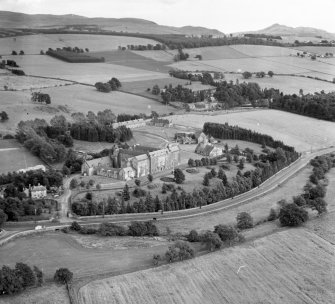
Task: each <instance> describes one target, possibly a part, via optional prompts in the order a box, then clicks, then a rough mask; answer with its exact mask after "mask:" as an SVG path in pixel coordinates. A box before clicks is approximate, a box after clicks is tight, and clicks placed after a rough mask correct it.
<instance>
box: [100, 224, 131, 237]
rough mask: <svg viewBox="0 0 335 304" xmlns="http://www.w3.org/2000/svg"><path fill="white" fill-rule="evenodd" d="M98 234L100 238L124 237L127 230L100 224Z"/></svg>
mask: <svg viewBox="0 0 335 304" xmlns="http://www.w3.org/2000/svg"><path fill="white" fill-rule="evenodd" d="M99 233H100V234H101V235H102V236H125V235H127V234H128V233H127V229H126V228H124V227H123V226H119V225H116V224H113V223H101V225H100V229H99Z"/></svg>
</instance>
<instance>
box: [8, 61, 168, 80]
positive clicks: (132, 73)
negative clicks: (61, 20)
mask: <svg viewBox="0 0 335 304" xmlns="http://www.w3.org/2000/svg"><path fill="white" fill-rule="evenodd" d="M14 57H15V58H14ZM5 59H13V60H15V61H16V62H17V64H18V65H19V66H20V68H21V69H22V70H24V72H25V73H26V74H27V75H33V76H44V77H53V78H60V79H62V80H72V81H77V82H82V83H87V84H95V83H96V82H98V81H101V82H106V81H108V80H110V79H111V78H112V77H117V78H118V79H119V80H120V81H121V82H127V81H136V80H146V79H157V78H166V74H163V73H159V72H152V71H145V70H141V69H136V68H131V67H126V66H121V65H116V64H106V63H67V62H63V61H61V60H58V59H55V58H52V57H50V56H47V55H31V56H27V55H24V56H5Z"/></svg>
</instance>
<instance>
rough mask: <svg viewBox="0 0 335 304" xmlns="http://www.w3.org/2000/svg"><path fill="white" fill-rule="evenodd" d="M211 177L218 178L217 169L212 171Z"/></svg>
mask: <svg viewBox="0 0 335 304" xmlns="http://www.w3.org/2000/svg"><path fill="white" fill-rule="evenodd" d="M211 175H212V177H216V175H217V173H216V170H215V168H212V169H211Z"/></svg>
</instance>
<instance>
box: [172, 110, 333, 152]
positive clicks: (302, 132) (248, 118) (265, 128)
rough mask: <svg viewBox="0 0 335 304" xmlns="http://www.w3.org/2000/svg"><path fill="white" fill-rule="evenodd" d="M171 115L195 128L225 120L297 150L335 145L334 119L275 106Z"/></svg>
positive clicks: (178, 123) (173, 119)
mask: <svg viewBox="0 0 335 304" xmlns="http://www.w3.org/2000/svg"><path fill="white" fill-rule="evenodd" d="M170 118H171V120H172V122H173V123H174V124H177V125H185V126H189V127H195V128H201V127H202V126H203V125H204V123H205V122H215V123H221V124H222V123H226V122H227V123H228V124H230V125H238V126H240V127H242V128H247V129H251V130H253V131H256V132H259V133H264V134H268V135H271V136H272V137H273V138H274V139H277V140H281V141H283V142H284V143H285V144H287V145H290V146H293V147H295V148H296V150H297V151H299V152H303V151H311V149H313V150H315V149H320V148H322V147H326V146H331V145H335V127H334V123H332V122H328V121H323V120H318V119H315V118H309V117H305V116H301V115H297V114H292V113H287V112H283V111H278V110H259V111H249V112H247V111H246V112H240V113H229V114H217V115H198V114H183V115H174V116H171V117H170Z"/></svg>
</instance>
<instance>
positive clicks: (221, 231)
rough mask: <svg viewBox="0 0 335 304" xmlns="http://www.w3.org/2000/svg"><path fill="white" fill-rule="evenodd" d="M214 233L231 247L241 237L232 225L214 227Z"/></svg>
mask: <svg viewBox="0 0 335 304" xmlns="http://www.w3.org/2000/svg"><path fill="white" fill-rule="evenodd" d="M214 232H215V233H216V234H218V235H219V237H220V239H221V240H222V242H224V243H229V245H231V244H232V243H233V242H234V241H236V240H237V238H238V235H239V233H238V232H237V230H236V229H235V228H234V227H233V226H230V225H217V226H214Z"/></svg>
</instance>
